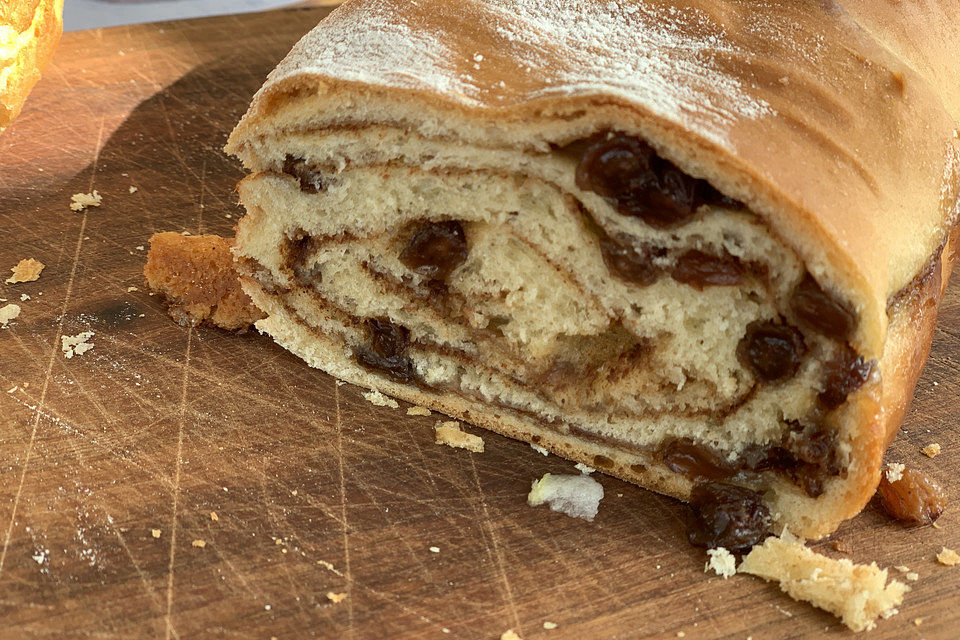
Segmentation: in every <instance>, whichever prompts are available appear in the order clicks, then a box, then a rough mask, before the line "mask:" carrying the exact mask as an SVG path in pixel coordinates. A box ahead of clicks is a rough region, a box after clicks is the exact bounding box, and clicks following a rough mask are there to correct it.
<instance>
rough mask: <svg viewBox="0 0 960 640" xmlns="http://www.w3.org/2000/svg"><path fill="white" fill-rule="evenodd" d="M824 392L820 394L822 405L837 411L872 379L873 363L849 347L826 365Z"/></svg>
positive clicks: (841, 350)
mask: <svg viewBox="0 0 960 640" xmlns="http://www.w3.org/2000/svg"><path fill="white" fill-rule="evenodd" d="M823 368H824V377H823V391H821V392H820V396H819V398H820V404H821V405H822V406H823V408H824V409H826V410H827V411H830V410H833V409H836V408H837V407H839V406H840V405H842V404H843V403H844V402H846V400H847V396H848V395H850V394H851V393H853V392H854V391H856V390H857V389H859V388H860V387H862V386H863V383H864V382H866V381H867V378H869V377H870V371H871V369H872V368H873V363H872V362H867V361H865V360H864V359H863V356H861V355H859V354H857V353H856V352H855V351H854V350H853V349H851V348H850V346H849V345H844V346H843V347H842V348H841V349H840V351H839V352H838V353H837V354H836V355H835V356H834V357H833V359H831V360H830V361H828V362H826V363H825V364H824V367H823Z"/></svg>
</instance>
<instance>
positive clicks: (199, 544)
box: [191, 540, 207, 549]
mask: <svg viewBox="0 0 960 640" xmlns="http://www.w3.org/2000/svg"><path fill="white" fill-rule="evenodd" d="M191 544H193V546H195V547H199V548H200V549H203V548H204V547H205V546H207V541H206V540H194V541H193V542H192V543H191Z"/></svg>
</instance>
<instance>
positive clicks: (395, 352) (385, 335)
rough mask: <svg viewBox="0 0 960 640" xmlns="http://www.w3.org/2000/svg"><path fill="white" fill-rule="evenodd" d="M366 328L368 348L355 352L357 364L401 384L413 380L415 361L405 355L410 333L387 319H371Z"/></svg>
mask: <svg viewBox="0 0 960 640" xmlns="http://www.w3.org/2000/svg"><path fill="white" fill-rule="evenodd" d="M366 326H367V333H368V339H367V346H365V347H361V348H359V349H357V350H356V351H355V352H354V355H355V357H356V360H357V362H358V363H359V364H361V365H363V366H364V367H366V368H368V369H374V370H376V371H381V372H383V373H386V374H387V375H389V376H391V377H393V378H396V379H397V380H400V381H401V382H410V381H411V380H413V377H414V372H413V361H411V360H410V358H409V356H407V355H405V354H404V351H405V350H406V348H407V345H408V344H409V343H410V332H409V331H408V330H407V329H406V328H404V327H401V326H398V325H395V324H393V323H392V322H390V321H389V320H387V319H385V318H369V319H368V320H367V321H366Z"/></svg>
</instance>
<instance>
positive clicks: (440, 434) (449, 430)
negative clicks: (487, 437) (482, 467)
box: [435, 420, 483, 453]
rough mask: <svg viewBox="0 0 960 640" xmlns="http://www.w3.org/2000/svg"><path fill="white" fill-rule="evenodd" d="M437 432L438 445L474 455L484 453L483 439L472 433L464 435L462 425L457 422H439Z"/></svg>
mask: <svg viewBox="0 0 960 640" xmlns="http://www.w3.org/2000/svg"><path fill="white" fill-rule="evenodd" d="M435 430H436V439H435V440H436V443H437V444H445V445H448V446H451V447H456V448H458V449H466V450H467V451H472V452H474V453H483V438H481V437H480V436H475V435H473V434H472V433H464V432H463V431H461V430H460V423H459V422H457V421H456V420H450V421H449V422H437V426H436V427H435Z"/></svg>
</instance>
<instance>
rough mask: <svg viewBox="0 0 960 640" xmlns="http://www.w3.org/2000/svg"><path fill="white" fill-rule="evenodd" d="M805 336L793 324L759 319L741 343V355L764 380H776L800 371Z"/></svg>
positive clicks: (742, 359) (748, 326) (739, 350)
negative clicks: (798, 369)
mask: <svg viewBox="0 0 960 640" xmlns="http://www.w3.org/2000/svg"><path fill="white" fill-rule="evenodd" d="M803 351H804V344H803V336H801V335H800V332H799V331H797V330H796V329H794V328H793V327H791V326H789V325H785V324H778V323H776V322H772V321H770V320H756V321H754V322H751V323H750V324H749V325H747V331H746V333H745V335H744V336H743V338H741V340H740V344H738V345H737V357H738V358H739V359H740V362H741V363H743V365H744V366H746V367H748V368H749V369H750V371H752V372H753V375H754V376H755V377H756V378H757V379H758V380H760V381H762V382H776V381H778V380H783V379H784V378H787V377H790V376H792V375H793V374H795V373H796V372H797V368H798V367H799V366H800V360H801V358H802V356H803Z"/></svg>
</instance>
